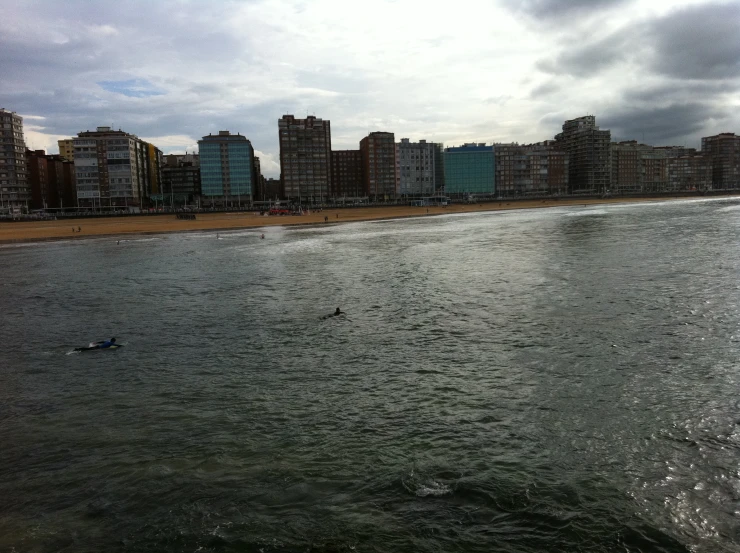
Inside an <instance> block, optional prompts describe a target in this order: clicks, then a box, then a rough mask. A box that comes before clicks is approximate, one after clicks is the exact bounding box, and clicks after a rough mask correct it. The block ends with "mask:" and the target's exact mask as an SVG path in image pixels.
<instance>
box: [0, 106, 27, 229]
mask: <svg viewBox="0 0 740 553" xmlns="http://www.w3.org/2000/svg"><path fill="white" fill-rule="evenodd" d="M30 200H31V189H30V187H29V186H28V174H27V169H26V143H25V141H24V140H23V118H22V117H21V116H20V115H18V114H17V113H16V112H14V111H7V110H5V109H2V108H0V214H3V213H10V212H14V213H20V212H21V211H22V210H27V209H28V202H29V201H30Z"/></svg>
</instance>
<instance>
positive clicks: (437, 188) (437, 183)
mask: <svg viewBox="0 0 740 553" xmlns="http://www.w3.org/2000/svg"><path fill="white" fill-rule="evenodd" d="M433 144H434V192H435V194H438V193H442V192H443V191H444V189H445V161H444V160H445V155H444V145H442V144H441V143H439V142H433Z"/></svg>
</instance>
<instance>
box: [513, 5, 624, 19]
mask: <svg viewBox="0 0 740 553" xmlns="http://www.w3.org/2000/svg"><path fill="white" fill-rule="evenodd" d="M628 1H629V0H507V1H506V2H505V4H506V5H508V6H509V7H510V9H512V10H514V11H515V12H517V13H521V14H524V15H527V16H529V17H532V18H535V19H540V20H547V19H557V20H562V19H568V18H573V17H578V16H582V15H591V14H595V13H597V12H601V11H603V10H607V9H611V8H613V7H616V6H618V5H620V4H626V3H627V2H628Z"/></svg>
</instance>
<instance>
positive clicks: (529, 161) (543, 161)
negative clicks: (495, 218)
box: [493, 141, 568, 197]
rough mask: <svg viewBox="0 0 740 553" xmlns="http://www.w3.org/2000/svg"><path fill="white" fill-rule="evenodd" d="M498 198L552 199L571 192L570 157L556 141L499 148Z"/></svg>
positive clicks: (495, 149)
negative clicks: (530, 197)
mask: <svg viewBox="0 0 740 553" xmlns="http://www.w3.org/2000/svg"><path fill="white" fill-rule="evenodd" d="M493 149H494V155H495V158H496V195H497V196H499V197H526V196H548V195H556V194H564V193H566V192H567V190H568V154H566V153H565V152H563V151H560V150H558V149H557V148H555V146H554V142H553V141H547V142H539V143H536V144H521V145H520V144H495V145H494V147H493Z"/></svg>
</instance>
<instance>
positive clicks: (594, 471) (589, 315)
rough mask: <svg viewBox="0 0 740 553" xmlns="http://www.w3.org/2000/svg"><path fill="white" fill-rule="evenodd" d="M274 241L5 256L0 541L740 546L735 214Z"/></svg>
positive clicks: (456, 224) (699, 206) (607, 210)
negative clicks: (93, 346) (108, 346)
mask: <svg viewBox="0 0 740 553" xmlns="http://www.w3.org/2000/svg"><path fill="white" fill-rule="evenodd" d="M261 233H262V230H261V229H252V230H245V231H235V232H223V231H220V232H219V235H218V237H217V235H216V233H215V232H202V233H192V234H170V235H162V236H141V237H126V238H124V239H122V240H121V242H120V244H117V243H116V239H111V238H102V239H90V240H80V241H66V242H53V243H42V244H22V245H10V246H2V247H0V344H2V348H1V349H0V551H2V552H17V553H21V552H28V553H37V552H38V553H41V552H50V553H51V552H75V553H77V552H101V551H106V552H114V551H120V552H204V553H206V552H255V553H257V552H261V553H270V552H307V551H312V552H317V551H322V552H323V551H326V552H340V551H343V552H349V551H354V552H415V553H423V552H429V553H437V552H491V551H501V552H522V553H525V552H526V553H530V552H531V553H535V552H538V553H539V552H543V551H548V552H550V551H554V552H578V551H584V552H586V551H587V552H602V551H603V552H614V551H627V552H638V551H641V552H689V551H695V552H727V551H730V552H738V551H740V472H739V471H740V360H739V355H740V311H739V307H740V280H739V277H740V202H738V201H732V200H704V201H695V200H694V201H673V202H662V203H654V204H624V205H610V206H589V207H586V206H583V207H568V208H552V209H540V210H522V211H514V212H508V213H478V214H464V215H448V216H439V217H426V218H419V219H406V220H398V221H382V222H381V221H379V222H363V223H350V224H341V225H326V226H320V227H313V228H309V227H303V228H269V229H265V230H264V233H265V238H264V239H260V234H261ZM337 307H340V308H341V309H342V311H345V312H346V314H345V315H342V316H338V317H328V318H325V316H326V315H327V314H329V313H332V312H333V311H334V310H335V309H336V308H337ZM111 336H115V337H116V338H117V340H118V341H119V342H120V343H122V344H124V347H123V348H121V349H118V350H116V351H94V352H89V353H73V354H69V352H70V351H71V350H72V349H73V348H74V347H76V346H84V345H86V344H87V343H88V342H90V341H93V340H102V339H106V338H109V337H111Z"/></svg>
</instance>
